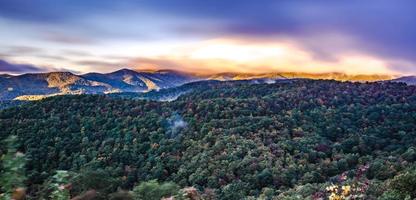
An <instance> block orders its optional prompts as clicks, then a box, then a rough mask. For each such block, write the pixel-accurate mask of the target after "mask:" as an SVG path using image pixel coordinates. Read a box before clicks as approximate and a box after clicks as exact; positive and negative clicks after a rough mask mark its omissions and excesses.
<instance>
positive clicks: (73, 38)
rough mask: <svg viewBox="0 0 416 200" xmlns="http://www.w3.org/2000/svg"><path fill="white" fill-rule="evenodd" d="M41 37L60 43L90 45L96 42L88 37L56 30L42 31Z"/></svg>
mask: <svg viewBox="0 0 416 200" xmlns="http://www.w3.org/2000/svg"><path fill="white" fill-rule="evenodd" d="M43 38H44V39H45V40H47V41H51V42H57V43H62V44H66V45H68V44H80V45H91V44H95V43H96V42H97V41H96V40H94V39H92V38H89V37H85V36H78V35H69V34H66V33H62V32H56V31H46V32H44V33H43Z"/></svg>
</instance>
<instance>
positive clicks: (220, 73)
mask: <svg viewBox="0 0 416 200" xmlns="http://www.w3.org/2000/svg"><path fill="white" fill-rule="evenodd" d="M122 70H130V71H135V72H138V73H140V72H144V73H157V72H163V71H173V72H178V73H184V74H188V75H191V76H200V77H207V76H215V75H225V74H234V75H252V76H259V75H268V74H293V75H302V74H303V75H328V74H340V75H346V76H390V77H392V78H395V77H396V78H397V77H406V76H415V75H413V74H409V75H400V74H381V73H372V74H364V73H362V74H360V73H356V74H349V73H344V72H337V71H332V72H295V71H271V72H258V73H255V72H213V73H197V72H187V71H181V70H176V69H169V68H160V69H132V68H128V67H121V68H117V69H114V70H113V71H109V72H97V71H90V72H74V71H70V70H56V71H45V72H25V73H1V72H0V75H10V76H21V75H25V74H48V73H71V74H74V75H77V76H82V75H86V74H90V73H99V74H110V73H114V72H118V71H122Z"/></svg>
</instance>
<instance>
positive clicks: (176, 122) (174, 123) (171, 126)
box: [166, 112, 188, 138]
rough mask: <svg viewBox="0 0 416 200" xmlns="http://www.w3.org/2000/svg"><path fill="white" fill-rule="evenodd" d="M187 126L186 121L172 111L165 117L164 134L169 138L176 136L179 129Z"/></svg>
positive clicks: (179, 131)
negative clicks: (170, 114) (165, 127)
mask: <svg viewBox="0 0 416 200" xmlns="http://www.w3.org/2000/svg"><path fill="white" fill-rule="evenodd" d="M187 127H188V123H187V122H186V121H185V120H183V118H182V116H181V115H180V114H178V113H177V112H175V113H173V114H172V116H170V117H169V118H168V119H167V131H166V135H167V136H168V137H169V138H176V137H178V136H179V135H180V133H181V131H182V130H184V129H186V128H187Z"/></svg>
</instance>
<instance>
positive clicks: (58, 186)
mask: <svg viewBox="0 0 416 200" xmlns="http://www.w3.org/2000/svg"><path fill="white" fill-rule="evenodd" d="M69 176H70V175H69V173H68V172H67V171H63V170H58V171H56V174H55V175H54V176H53V177H52V180H53V181H52V183H51V184H50V185H49V188H51V189H52V192H51V194H50V196H49V197H50V198H51V199H53V200H68V199H70V194H69V189H68V188H67V184H68V183H69Z"/></svg>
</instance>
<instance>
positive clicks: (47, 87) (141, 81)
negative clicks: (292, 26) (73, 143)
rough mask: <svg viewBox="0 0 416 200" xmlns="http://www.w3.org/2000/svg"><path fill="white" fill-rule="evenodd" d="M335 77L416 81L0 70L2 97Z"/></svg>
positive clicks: (286, 75)
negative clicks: (198, 83) (237, 81)
mask: <svg viewBox="0 0 416 200" xmlns="http://www.w3.org/2000/svg"><path fill="white" fill-rule="evenodd" d="M293 78H308V79H333V80H339V81H392V82H405V83H407V84H416V77H413V76H412V77H401V78H396V77H393V76H388V75H347V74H343V73H320V74H311V73H264V74H244V73H220V74H213V75H195V74H190V73H184V72H179V71H174V70H159V71H134V70H130V69H121V70H118V71H115V72H111V73H106V74H103V73H88V74H83V75H76V74H73V73H71V72H50V73H37V74H23V75H18V76H13V75H8V74H0V100H13V99H14V100H38V99H42V98H45V97H49V96H53V95H62V94H108V93H125V92H133V93H134V92H140V93H141V92H148V91H151V90H159V89H164V88H172V87H177V86H180V85H183V84H185V83H189V82H194V81H203V80H251V79H261V80H263V81H265V82H268V81H274V80H276V79H293Z"/></svg>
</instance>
